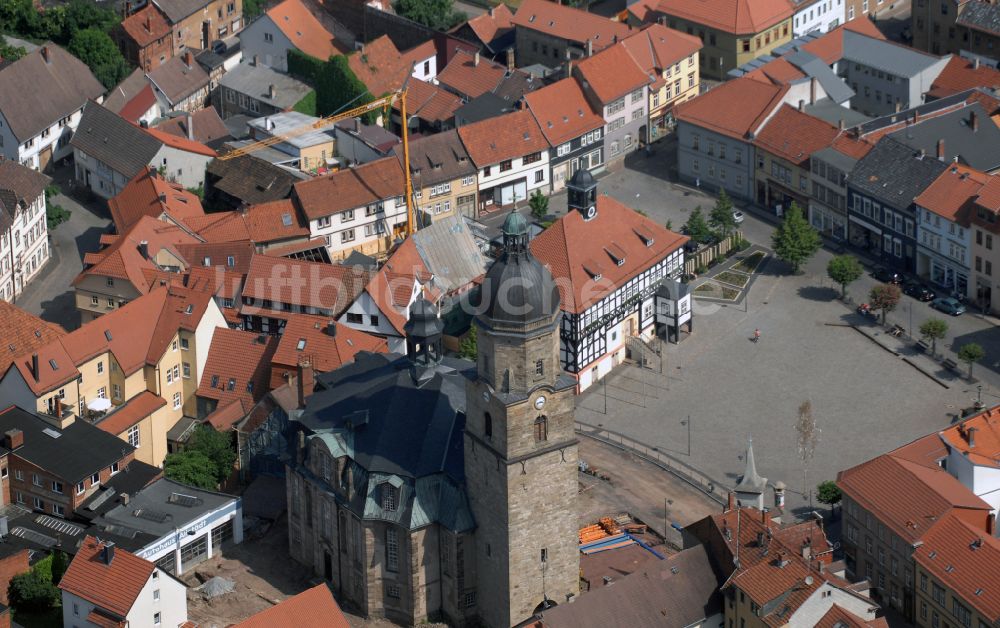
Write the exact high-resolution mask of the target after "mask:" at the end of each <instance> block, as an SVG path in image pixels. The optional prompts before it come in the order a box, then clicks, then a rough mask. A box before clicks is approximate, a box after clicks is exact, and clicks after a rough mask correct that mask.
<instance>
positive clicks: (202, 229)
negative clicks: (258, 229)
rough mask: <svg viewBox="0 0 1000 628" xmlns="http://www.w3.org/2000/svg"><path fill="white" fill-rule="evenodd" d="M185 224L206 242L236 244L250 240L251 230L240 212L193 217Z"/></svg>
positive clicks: (214, 213)
mask: <svg viewBox="0 0 1000 628" xmlns="http://www.w3.org/2000/svg"><path fill="white" fill-rule="evenodd" d="M185 224H187V226H188V228H189V229H191V231H194V232H195V233H196V234H198V237H199V238H201V239H203V240H205V241H206V242H236V241H238V240H249V239H250V230H249V229H248V228H247V224H246V221H245V220H244V219H243V214H241V213H240V212H238V211H228V212H213V213H211V214H205V215H204V216H192V217H191V218H188V219H187V220H186V221H185Z"/></svg>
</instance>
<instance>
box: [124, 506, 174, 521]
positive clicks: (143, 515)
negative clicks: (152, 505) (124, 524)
mask: <svg viewBox="0 0 1000 628" xmlns="http://www.w3.org/2000/svg"><path fill="white" fill-rule="evenodd" d="M133 514H134V515H135V516H136V517H139V518H140V519H146V520H147V521H154V522H156V523H163V522H164V521H166V520H167V519H169V518H170V515H169V514H167V513H165V512H163V511H162V510H151V509H149V508H140V509H139V510H136V511H135V512H134V513H133Z"/></svg>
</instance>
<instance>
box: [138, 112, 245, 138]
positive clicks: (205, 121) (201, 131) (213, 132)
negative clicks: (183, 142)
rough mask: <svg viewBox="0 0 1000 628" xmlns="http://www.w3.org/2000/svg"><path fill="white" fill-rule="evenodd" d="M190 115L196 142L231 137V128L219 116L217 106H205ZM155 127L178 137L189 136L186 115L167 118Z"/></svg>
mask: <svg viewBox="0 0 1000 628" xmlns="http://www.w3.org/2000/svg"><path fill="white" fill-rule="evenodd" d="M190 116H191V121H190V123H191V127H192V129H191V130H193V131H194V140H195V141H196V142H201V143H202V144H208V143H209V142H214V141H215V140H219V139H223V138H226V137H229V129H227V128H226V124H225V123H224V122H223V121H222V118H220V117H219V113H218V112H217V111H216V110H215V107H203V108H202V109H199V110H198V111H195V112H194V113H192V114H190ZM153 128H154V129H156V130H157V131H163V132H164V133H170V134H171V135H176V136H178V137H187V136H188V117H187V116H186V115H184V116H174V117H173V118H167V119H166V120H164V121H163V122H160V123H159V124H157V125H156V126H154V127H153Z"/></svg>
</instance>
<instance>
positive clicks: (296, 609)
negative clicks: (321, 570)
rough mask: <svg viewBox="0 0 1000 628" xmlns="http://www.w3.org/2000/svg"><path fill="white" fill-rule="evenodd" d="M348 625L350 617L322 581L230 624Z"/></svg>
mask: <svg viewBox="0 0 1000 628" xmlns="http://www.w3.org/2000/svg"><path fill="white" fill-rule="evenodd" d="M274 626H294V627H295V628H348V626H349V624H348V623H347V618H346V617H344V613H343V612H342V611H341V610H340V607H339V606H337V601H336V600H334V599H333V594H332V593H330V589H329V588H328V587H327V586H326V585H325V584H318V585H316V586H315V587H313V588H311V589H307V590H305V591H303V592H302V593H299V594H298V595H296V596H293V597H290V598H288V599H286V600H285V601H283V602H281V603H279V604H276V605H274V606H272V607H271V608H268V609H266V610H263V611H261V612H259V613H257V614H256V615H254V616H252V617H250V618H249V619H245V620H243V621H241V622H240V623H238V624H234V625H232V626H230V628H273V627H274Z"/></svg>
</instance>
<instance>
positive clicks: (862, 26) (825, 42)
mask: <svg viewBox="0 0 1000 628" xmlns="http://www.w3.org/2000/svg"><path fill="white" fill-rule="evenodd" d="M844 31H851V32H852V33H859V34H861V35H865V36H867V37H872V38H874V39H881V40H883V41H884V40H885V35H883V34H882V31H880V30H879V29H878V27H877V26H875V22H873V21H872V20H870V19H869V18H868V17H867V16H864V15H862V16H861V17H857V18H854V19H853V20H851V21H850V22H847V23H845V24H842V25H840V26H838V27H837V28H835V29H833V30H832V31H830V32H828V33H827V34H825V35H823V36H822V37H820V38H818V39H814V40H813V41H810V42H808V43H806V44H803V45H802V50H804V51H806V52H809V53H811V54H814V55H816V56H817V57H819V58H820V59H822V60H823V61H824V62H825V63H826V64H827V65H833V64H834V63H836V62H838V61H840V60H841V59H842V58H843V56H844Z"/></svg>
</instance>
